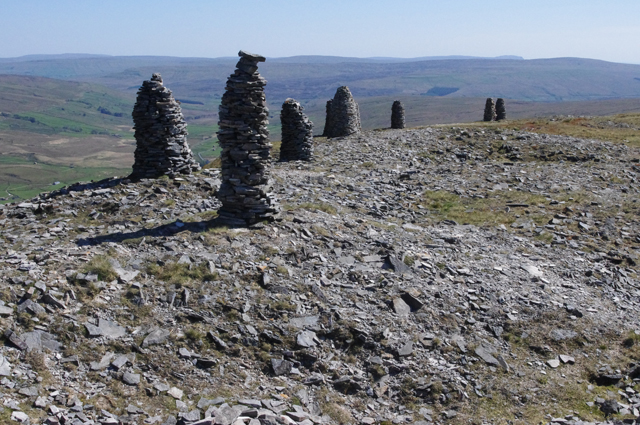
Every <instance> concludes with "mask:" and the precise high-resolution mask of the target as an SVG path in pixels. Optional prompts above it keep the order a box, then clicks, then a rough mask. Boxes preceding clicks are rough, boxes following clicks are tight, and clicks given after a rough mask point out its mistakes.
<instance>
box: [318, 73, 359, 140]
mask: <svg viewBox="0 0 640 425" xmlns="http://www.w3.org/2000/svg"><path fill="white" fill-rule="evenodd" d="M327 123H328V124H329V125H328V127H327V126H325V136H326V137H344V136H348V135H350V134H354V133H359V132H360V131H362V126H361V125H360V110H359V108H358V104H357V103H356V101H355V100H353V96H352V95H351V92H350V91H349V87H347V86H342V87H339V88H338V90H337V91H336V95H335V96H334V97H333V100H332V101H331V103H330V104H329V103H327Z"/></svg>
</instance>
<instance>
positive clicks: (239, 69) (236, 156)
mask: <svg viewBox="0 0 640 425" xmlns="http://www.w3.org/2000/svg"><path fill="white" fill-rule="evenodd" d="M238 56H240V60H239V61H238V64H237V65H236V70H235V72H234V73H233V74H231V76H229V79H228V80H227V86H226V92H225V93H224V95H223V96H222V102H221V104H220V109H219V116H220V122H219V128H220V129H219V130H218V140H219V141H220V146H221V147H222V153H221V155H220V156H221V162H222V170H221V179H222V183H221V185H220V189H219V190H218V193H217V196H218V199H219V200H220V202H222V207H221V208H220V209H219V210H218V216H219V219H220V221H221V222H223V223H228V224H230V225H234V226H245V225H251V224H255V223H257V222H259V221H262V220H269V221H271V220H273V219H274V218H275V215H276V214H277V212H278V206H277V203H276V199H275V198H274V196H273V194H272V193H270V191H271V186H270V184H269V173H268V170H269V166H270V165H271V143H269V130H268V129H267V124H269V121H267V117H268V115H269V110H268V109H267V105H266V98H265V95H264V86H265V85H266V84H267V81H266V80H265V79H264V78H262V77H261V76H260V73H258V62H264V61H265V60H266V58H265V57H263V56H260V55H256V54H252V53H248V52H244V51H242V50H241V51H240V52H239V53H238Z"/></svg>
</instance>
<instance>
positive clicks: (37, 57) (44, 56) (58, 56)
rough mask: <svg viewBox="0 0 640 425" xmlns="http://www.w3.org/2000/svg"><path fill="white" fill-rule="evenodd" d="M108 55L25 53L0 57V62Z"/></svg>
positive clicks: (102, 56)
mask: <svg viewBox="0 0 640 425" xmlns="http://www.w3.org/2000/svg"><path fill="white" fill-rule="evenodd" d="M108 57H109V55H95V54H92V53H62V54H57V55H25V56H18V57H15V58H0V62H29V61H40V60H52V59H54V60H55V59H85V58H108Z"/></svg>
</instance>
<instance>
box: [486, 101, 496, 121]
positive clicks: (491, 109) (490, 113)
mask: <svg viewBox="0 0 640 425" xmlns="http://www.w3.org/2000/svg"><path fill="white" fill-rule="evenodd" d="M495 120H496V105H495V103H493V99H492V98H490V97H489V98H487V103H485V104H484V121H495Z"/></svg>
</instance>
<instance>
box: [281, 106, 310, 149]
mask: <svg viewBox="0 0 640 425" xmlns="http://www.w3.org/2000/svg"><path fill="white" fill-rule="evenodd" d="M303 109H304V108H303V107H302V105H300V103H299V102H296V101H295V100H294V99H287V100H285V101H284V103H283V104H282V112H280V122H281V123H282V145H281V146H280V161H297V160H303V161H309V160H311V157H312V156H313V133H312V130H313V123H312V122H311V121H309V118H307V116H306V115H305V114H304V113H303V112H302V111H303Z"/></svg>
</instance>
